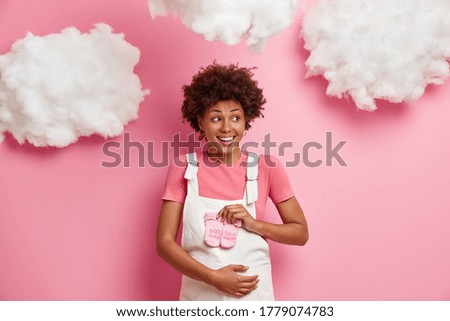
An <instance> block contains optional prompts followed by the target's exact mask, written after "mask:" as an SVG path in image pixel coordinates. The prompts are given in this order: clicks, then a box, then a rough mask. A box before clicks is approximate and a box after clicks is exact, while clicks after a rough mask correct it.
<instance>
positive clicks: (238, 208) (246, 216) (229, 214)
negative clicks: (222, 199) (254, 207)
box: [217, 204, 258, 232]
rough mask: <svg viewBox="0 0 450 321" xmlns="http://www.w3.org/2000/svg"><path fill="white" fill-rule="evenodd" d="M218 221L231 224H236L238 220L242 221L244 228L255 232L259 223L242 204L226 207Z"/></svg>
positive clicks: (220, 213) (221, 211) (220, 212)
mask: <svg viewBox="0 0 450 321" xmlns="http://www.w3.org/2000/svg"><path fill="white" fill-rule="evenodd" d="M217 219H219V220H223V221H225V222H227V223H229V224H234V223H235V222H236V220H242V227H243V228H245V229H246V230H247V231H250V232H255V231H256V230H257V225H258V221H257V220H255V219H254V218H253V216H252V215H251V214H250V213H249V212H248V211H247V209H246V208H245V207H244V205H242V204H232V205H227V206H224V207H223V208H222V209H221V210H220V211H219V213H218V214H217Z"/></svg>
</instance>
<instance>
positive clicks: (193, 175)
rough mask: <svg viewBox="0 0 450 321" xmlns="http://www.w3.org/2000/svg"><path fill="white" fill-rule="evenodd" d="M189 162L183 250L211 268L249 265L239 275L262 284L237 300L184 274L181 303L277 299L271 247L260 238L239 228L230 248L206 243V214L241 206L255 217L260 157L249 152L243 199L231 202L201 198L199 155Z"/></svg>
mask: <svg viewBox="0 0 450 321" xmlns="http://www.w3.org/2000/svg"><path fill="white" fill-rule="evenodd" d="M251 158H253V160H252V161H250V160H251ZM187 160H188V165H187V169H186V173H185V176H184V177H185V178H186V179H187V195H186V200H185V202H184V209H183V232H182V241H181V242H182V247H183V248H184V249H185V250H186V251H187V253H188V254H189V255H190V256H192V257H193V258H194V259H196V260H197V261H199V262H201V263H202V264H204V265H206V266H208V267H210V268H212V269H219V268H222V267H224V266H226V265H229V264H242V265H246V266H248V267H249V268H248V270H247V271H245V272H244V273H240V274H242V275H258V276H259V283H258V287H257V288H256V289H255V290H253V291H252V292H251V293H249V294H247V295H245V296H243V297H242V298H240V299H238V298H234V297H231V296H228V295H226V294H225V293H223V292H221V291H219V290H217V289H216V288H215V287H213V286H211V285H208V284H206V283H204V282H201V281H197V280H194V279H191V278H189V277H187V276H185V275H183V277H182V285H181V292H180V300H195V301H198V300H200V301H227V300H251V301H256V300H259V301H262V300H264V301H272V300H274V296H273V288H272V268H271V264H270V257H269V247H268V244H267V242H266V241H265V240H264V239H263V238H262V237H261V236H260V235H258V234H256V233H252V232H249V231H247V230H246V229H244V228H239V232H238V235H237V241H236V245H235V246H234V247H232V248H229V249H223V248H221V247H209V246H208V245H207V244H206V243H205V241H204V233H205V222H204V215H205V213H207V212H219V211H220V210H221V209H222V208H223V207H224V206H226V205H230V204H242V205H244V206H245V208H246V209H247V211H248V212H249V213H250V214H251V215H252V216H253V217H254V218H256V210H255V205H256V204H255V202H256V199H257V198H258V182H257V178H258V161H257V160H258V155H257V154H253V153H249V160H248V166H247V182H246V187H245V193H244V196H243V198H242V199H239V200H232V201H229V200H219V199H213V198H206V197H202V196H199V193H198V179H197V171H198V163H197V158H196V154H195V153H192V154H188V155H187ZM217 184H220V182H217ZM224 188H230V186H224Z"/></svg>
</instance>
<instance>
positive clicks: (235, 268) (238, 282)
mask: <svg viewBox="0 0 450 321" xmlns="http://www.w3.org/2000/svg"><path fill="white" fill-rule="evenodd" d="M247 269H248V267H247V266H244V265H227V266H224V267H223V268H220V269H218V270H213V272H212V277H211V282H210V284H211V285H213V286H214V287H215V288H216V289H218V290H219V291H221V292H224V293H226V294H228V295H231V296H233V297H236V298H240V297H243V296H244V295H247V294H249V293H250V292H252V291H253V290H254V289H256V287H257V284H258V282H259V279H258V276H257V275H252V276H245V275H240V274H238V273H237V272H245V271H247Z"/></svg>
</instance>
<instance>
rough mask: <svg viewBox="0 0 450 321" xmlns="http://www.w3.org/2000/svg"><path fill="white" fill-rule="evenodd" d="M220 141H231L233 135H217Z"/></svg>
mask: <svg viewBox="0 0 450 321" xmlns="http://www.w3.org/2000/svg"><path fill="white" fill-rule="evenodd" d="M219 139H220V140H221V141H222V142H231V141H232V140H233V137H219Z"/></svg>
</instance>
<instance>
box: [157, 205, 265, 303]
mask: <svg viewBox="0 0 450 321" xmlns="http://www.w3.org/2000/svg"><path fill="white" fill-rule="evenodd" d="M182 212H183V204H181V203H177V202H172V201H163V204H162V206H161V212H160V215H159V221H158V229H157V234H156V248H157V251H158V254H159V256H160V257H161V258H162V259H164V260H165V261H166V262H167V263H169V264H170V265H172V266H173V267H174V268H175V269H176V270H178V271H179V272H181V273H183V274H184V275H186V276H188V277H190V278H192V279H195V280H198V281H202V282H205V283H207V284H210V285H212V286H214V287H216V288H217V289H218V290H220V291H222V292H224V293H227V294H229V295H232V296H235V297H242V296H244V295H246V294H248V293H250V292H251V291H253V290H254V289H255V288H256V285H257V283H258V276H256V275H255V276H243V275H240V274H238V273H237V272H244V271H246V270H247V268H248V267H245V266H243V265H228V266H225V267H223V268H221V269H218V270H213V269H210V268H208V267H207V266H205V265H203V264H201V263H200V262H198V261H197V260H195V259H193V258H192V257H191V256H190V255H189V254H188V253H186V251H185V250H184V249H183V248H182V247H181V246H179V245H178V243H177V242H176V237H177V232H178V228H179V225H180V221H181V216H182Z"/></svg>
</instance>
